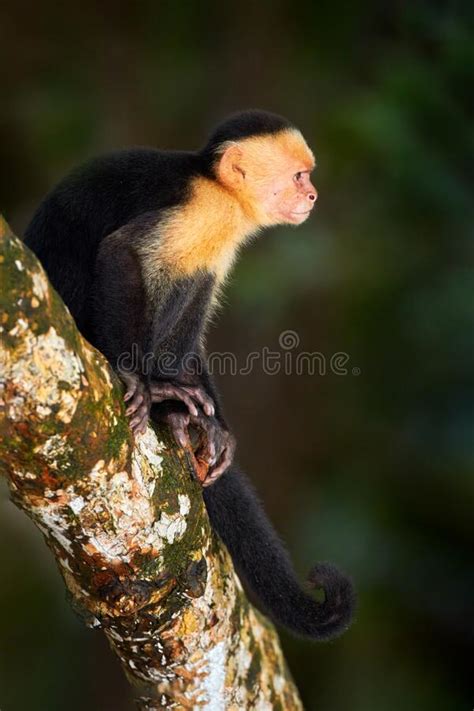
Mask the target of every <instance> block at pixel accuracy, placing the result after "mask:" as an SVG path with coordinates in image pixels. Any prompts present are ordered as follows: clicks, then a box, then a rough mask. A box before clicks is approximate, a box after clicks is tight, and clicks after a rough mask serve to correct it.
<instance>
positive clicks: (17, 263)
mask: <svg viewBox="0 0 474 711" xmlns="http://www.w3.org/2000/svg"><path fill="white" fill-rule="evenodd" d="M15 266H16V268H17V269H18V271H19V272H22V271H23V270H24V268H25V267H24V266H23V264H22V263H21V262H20V260H19V259H15Z"/></svg>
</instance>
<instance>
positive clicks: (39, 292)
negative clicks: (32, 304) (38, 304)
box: [28, 272, 48, 301]
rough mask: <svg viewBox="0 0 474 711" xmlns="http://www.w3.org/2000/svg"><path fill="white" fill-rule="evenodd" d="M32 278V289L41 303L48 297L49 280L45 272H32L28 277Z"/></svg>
mask: <svg viewBox="0 0 474 711" xmlns="http://www.w3.org/2000/svg"><path fill="white" fill-rule="evenodd" d="M28 276H29V277H30V278H31V282H32V289H33V293H34V294H35V296H37V297H38V299H39V300H40V301H41V300H42V299H45V298H46V297H47V295H48V280H47V279H46V275H45V274H44V273H43V272H31V273H30V274H29V275H28Z"/></svg>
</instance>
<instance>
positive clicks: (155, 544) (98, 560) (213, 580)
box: [0, 221, 302, 711]
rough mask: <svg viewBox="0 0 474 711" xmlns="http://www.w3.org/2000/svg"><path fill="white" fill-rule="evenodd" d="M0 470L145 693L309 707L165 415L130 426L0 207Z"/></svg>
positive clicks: (104, 373) (176, 704)
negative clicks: (142, 426)
mask: <svg viewBox="0 0 474 711" xmlns="http://www.w3.org/2000/svg"><path fill="white" fill-rule="evenodd" d="M0 285H1V288H0V314H1V316H0V336H1V346H0V462H1V464H0V473H1V474H3V475H4V476H5V477H6V478H7V480H8V483H9V487H10V492H11V498H12V500H13V501H14V503H15V504H16V505H17V506H19V507H20V508H21V509H22V510H23V511H24V512H25V513H26V514H27V515H28V516H30V517H31V518H32V519H33V520H34V522H35V523H36V525H37V526H38V527H39V528H40V529H41V531H42V533H43V535H44V537H45V540H46V543H47V544H48V546H49V547H50V549H51V550H52V552H53V554H54V556H55V558H56V560H57V563H58V565H59V569H60V571H61V574H62V576H63V579H64V582H65V585H66V587H67V591H68V594H69V597H70V599H71V602H72V604H73V606H74V608H75V609H76V611H77V612H78V613H79V614H80V615H81V616H82V618H83V619H84V621H85V623H86V624H88V625H89V626H91V627H98V628H101V629H102V630H103V632H104V633H105V635H106V636H107V638H108V640H109V642H110V645H111V647H112V649H113V650H114V652H115V653H116V654H117V655H118V656H119V658H120V660H121V662H122V665H123V668H124V670H125V673H126V675H127V678H128V679H129V681H130V683H131V684H132V686H133V688H134V692H135V697H136V700H137V706H138V708H140V709H158V708H169V709H172V708H176V709H199V708H204V709H210V710H212V711H225V710H235V711H237V710H239V711H240V710H241V709H259V710H260V711H266V710H268V711H271V710H274V709H277V710H278V709H282V710H283V709H284V710H285V711H292V710H293V709H295V710H296V709H301V708H302V706H301V702H300V700H299V697H298V693H297V691H296V688H295V686H294V684H293V682H292V680H291V677H290V674H289V672H288V669H287V667H286V664H285V661H284V658H283V655H282V652H281V648H280V644H279V640H278V637H277V635H276V632H275V630H274V628H273V626H272V625H271V623H270V622H269V621H268V620H266V619H265V618H264V617H263V616H262V615H261V614H260V613H259V612H258V611H256V610H255V609H254V608H253V607H252V606H251V605H250V603H249V602H248V600H247V598H246V596H245V594H244V591H243V590H242V587H241V585H240V582H239V580H238V578H237V576H236V574H235V572H234V569H233V566H232V561H231V560H230V557H229V554H228V552H227V550H226V549H225V547H224V546H223V544H222V543H221V542H220V541H219V540H218V539H217V538H216V537H215V535H214V534H213V532H212V530H211V528H210V525H209V520H208V518H207V514H206V511H205V507H204V505H203V500H202V495H201V489H200V486H199V485H198V484H197V483H196V482H195V480H194V479H193V477H192V475H191V472H190V470H189V467H188V464H187V460H186V459H185V457H184V455H183V453H182V452H181V451H180V450H178V449H177V448H176V447H175V445H174V444H173V442H172V441H171V439H170V437H169V434H168V433H167V432H166V431H161V430H160V431H155V430H154V429H153V428H152V427H151V426H150V427H149V428H148V429H147V431H146V433H145V434H144V435H141V436H139V437H137V439H136V441H134V440H133V438H132V437H131V434H130V430H129V427H128V424H127V420H126V418H125V414H124V405H123V399H122V388H121V385H120V383H119V381H118V379H117V377H116V376H115V374H114V373H113V372H112V370H111V369H110V367H109V365H108V363H107V361H106V360H105V359H104V358H103V356H102V355H101V354H100V353H98V352H97V351H96V350H95V349H94V348H92V347H91V346H90V344H88V343H87V342H86V341H85V340H84V339H83V338H82V337H81V335H80V334H79V332H78V330H77V328H76V326H75V324H74V321H73V320H72V318H71V316H70V314H69V312H68V311H67V309H66V307H65V306H64V304H63V302H62V301H61V299H60V297H59V296H58V295H57V294H56V293H55V291H54V290H53V288H52V287H51V285H50V284H49V282H48V279H47V277H46V274H45V272H44V271H43V269H42V267H41V265H40V264H39V262H38V260H37V259H36V257H35V256H34V255H33V254H32V253H31V252H30V251H29V250H28V249H27V248H26V247H25V245H24V244H23V243H22V242H21V241H20V240H18V239H17V238H16V237H14V236H13V235H12V234H11V232H10V230H9V228H8V226H7V225H6V223H5V222H4V221H0Z"/></svg>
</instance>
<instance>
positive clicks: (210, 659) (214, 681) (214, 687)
mask: <svg viewBox="0 0 474 711" xmlns="http://www.w3.org/2000/svg"><path fill="white" fill-rule="evenodd" d="M228 651H229V650H228V649H227V644H226V642H225V640H223V641H222V642H219V643H218V644H216V645H214V647H212V648H211V649H210V651H209V652H208V654H207V669H206V672H207V673H206V674H205V676H204V681H203V691H204V693H205V695H206V701H207V703H206V705H205V708H206V710H207V711H222V709H225V708H226V703H225V676H226V663H227V656H228Z"/></svg>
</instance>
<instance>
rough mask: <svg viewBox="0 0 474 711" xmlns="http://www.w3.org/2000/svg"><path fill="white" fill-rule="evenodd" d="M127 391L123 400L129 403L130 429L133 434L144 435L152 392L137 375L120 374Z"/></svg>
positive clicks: (121, 372) (127, 413)
mask: <svg viewBox="0 0 474 711" xmlns="http://www.w3.org/2000/svg"><path fill="white" fill-rule="evenodd" d="M119 376H120V378H121V379H122V380H123V382H124V384H125V386H126V388H127V390H126V392H125V395H124V396H123V399H124V400H125V402H129V401H130V402H129V405H128V407H127V409H126V411H125V414H126V415H128V416H129V417H131V420H130V427H131V429H132V431H133V434H142V433H143V432H145V430H146V426H147V424H148V419H149V417H150V408H151V395H150V390H149V387H148V385H147V383H145V382H144V381H143V380H142V379H141V378H140V376H138V375H137V374H136V373H127V372H124V371H120V372H119Z"/></svg>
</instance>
